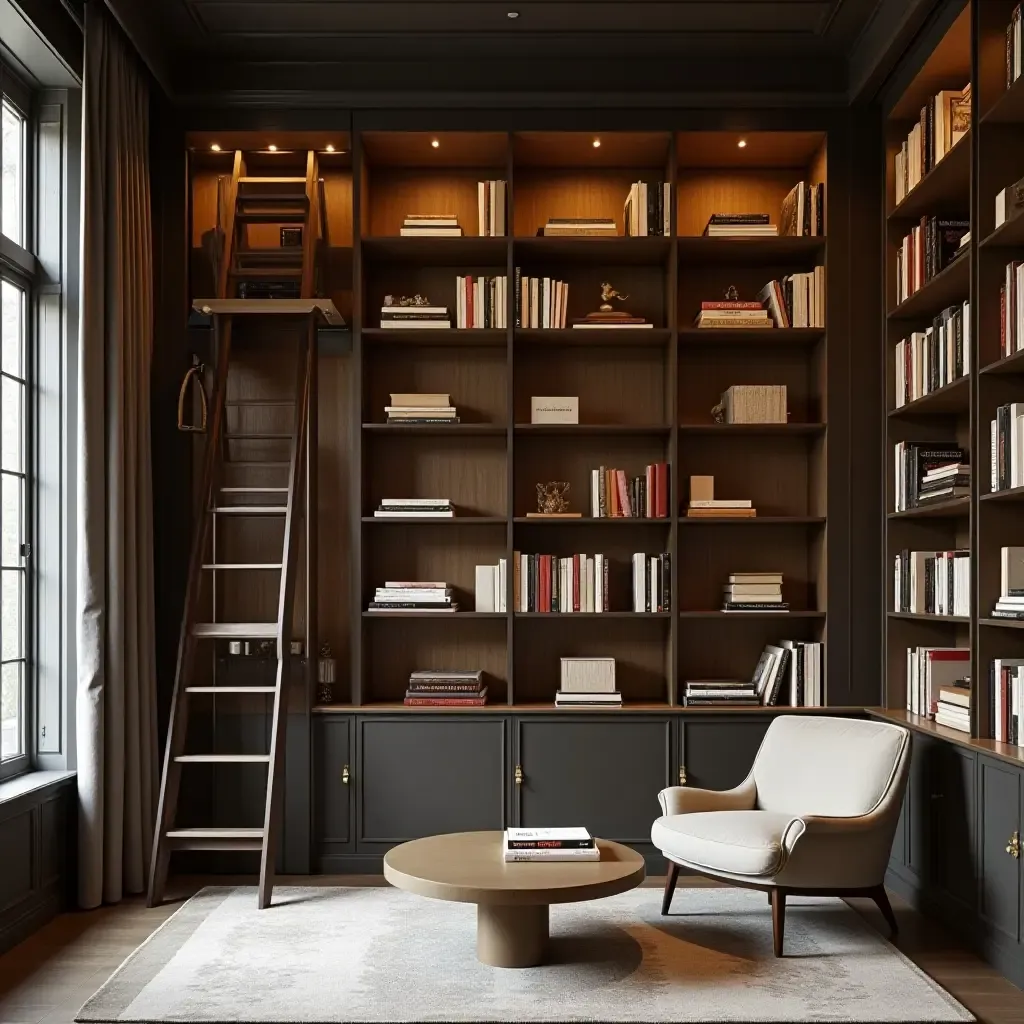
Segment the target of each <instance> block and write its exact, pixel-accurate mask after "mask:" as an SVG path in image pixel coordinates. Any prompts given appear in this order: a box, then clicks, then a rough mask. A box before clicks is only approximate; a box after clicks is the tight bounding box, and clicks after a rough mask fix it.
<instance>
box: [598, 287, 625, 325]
mask: <svg viewBox="0 0 1024 1024" xmlns="http://www.w3.org/2000/svg"><path fill="white" fill-rule="evenodd" d="M628 298H629V296H628V295H623V294H622V292H620V291H616V290H615V289H614V288H613V287H612V286H611V282H609V281H602V282H601V305H600V306H598V309H599V310H600V311H601V312H602V313H610V312H611V311H612V305H611V301H612V299H618V300H619V302H625V301H626V299H628ZM626 315H627V316H628V315H629V314H628V313H627V314H626Z"/></svg>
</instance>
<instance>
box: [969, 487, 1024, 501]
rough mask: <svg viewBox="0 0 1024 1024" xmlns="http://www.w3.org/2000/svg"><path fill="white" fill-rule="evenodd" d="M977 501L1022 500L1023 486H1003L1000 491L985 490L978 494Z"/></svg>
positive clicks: (1023, 494) (1023, 495) (1023, 499)
mask: <svg viewBox="0 0 1024 1024" xmlns="http://www.w3.org/2000/svg"><path fill="white" fill-rule="evenodd" d="M978 500H979V501H1024V487H1005V488H1004V489H1003V490H1001V491H986V492H985V493H984V494H979V495H978Z"/></svg>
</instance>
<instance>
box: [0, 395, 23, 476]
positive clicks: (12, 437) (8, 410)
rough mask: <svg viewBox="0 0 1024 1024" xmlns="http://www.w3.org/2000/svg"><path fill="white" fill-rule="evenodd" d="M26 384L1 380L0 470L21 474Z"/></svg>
mask: <svg viewBox="0 0 1024 1024" xmlns="http://www.w3.org/2000/svg"><path fill="white" fill-rule="evenodd" d="M24 391H25V386H24V384H19V383H18V382H17V381H16V380H11V379H10V378H9V377H4V378H3V380H0V468H2V469H9V470H12V471H13V472H16V473H17V472H21V471H22V470H23V469H24V468H25V463H24V452H23V449H24V446H25V442H24V431H23V427H24V416H23V411H24V406H23V394H24Z"/></svg>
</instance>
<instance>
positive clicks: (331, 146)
mask: <svg viewBox="0 0 1024 1024" xmlns="http://www.w3.org/2000/svg"><path fill="white" fill-rule="evenodd" d="M327 152H328V153H333V152H334V146H333V145H331V143H329V142H328V143H327Z"/></svg>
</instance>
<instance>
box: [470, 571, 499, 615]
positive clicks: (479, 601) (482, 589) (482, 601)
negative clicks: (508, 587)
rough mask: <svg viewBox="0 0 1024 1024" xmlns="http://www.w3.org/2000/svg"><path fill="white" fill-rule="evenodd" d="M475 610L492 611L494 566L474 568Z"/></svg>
mask: <svg viewBox="0 0 1024 1024" xmlns="http://www.w3.org/2000/svg"><path fill="white" fill-rule="evenodd" d="M474 589H475V592H476V610H477V611H478V612H493V611H494V566H493V565H478V566H477V567H476V586H475V588H474Z"/></svg>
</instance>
